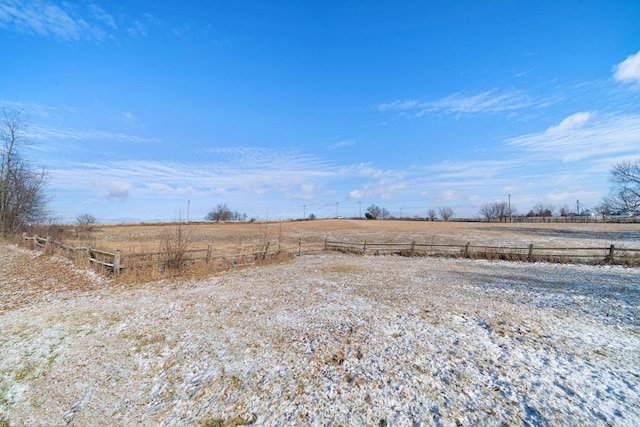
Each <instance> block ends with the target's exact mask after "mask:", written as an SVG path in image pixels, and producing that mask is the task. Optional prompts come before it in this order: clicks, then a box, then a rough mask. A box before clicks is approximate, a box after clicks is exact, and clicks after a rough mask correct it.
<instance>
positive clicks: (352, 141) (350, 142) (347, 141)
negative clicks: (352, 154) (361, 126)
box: [328, 139, 356, 150]
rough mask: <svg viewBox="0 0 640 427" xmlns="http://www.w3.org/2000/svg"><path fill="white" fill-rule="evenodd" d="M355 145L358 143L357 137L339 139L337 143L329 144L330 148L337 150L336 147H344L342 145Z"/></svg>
mask: <svg viewBox="0 0 640 427" xmlns="http://www.w3.org/2000/svg"><path fill="white" fill-rule="evenodd" d="M354 145H356V140H355V139H345V140H342V141H338V142H336V143H333V144H331V145H329V147H328V148H329V149H330V150H335V149H338V148H342V147H352V146H354Z"/></svg>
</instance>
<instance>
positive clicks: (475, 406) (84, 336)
mask: <svg viewBox="0 0 640 427" xmlns="http://www.w3.org/2000/svg"><path fill="white" fill-rule="evenodd" d="M25 253H26V251H25ZM25 253H22V255H21V252H16V251H11V250H7V249H4V252H3V253H1V254H0V255H2V257H4V258H5V259H6V260H9V261H8V262H12V261H11V260H13V261H14V262H18V261H16V260H19V258H20V257H21V256H27V255H28V254H27V255H25ZM61 262H62V261H61ZM33 274H35V273H33ZM33 274H32V275H33ZM89 279H90V278H89ZM59 280H63V279H59ZM87 280H88V279H87ZM96 280H97V279H96ZM5 283H7V278H6V277H3V276H1V275H0V294H2V296H3V297H5V296H10V297H11V298H12V300H15V301H17V302H16V303H15V304H14V305H12V306H11V307H9V308H5V309H3V311H0V331H1V334H0V354H1V355H2V356H1V357H0V414H2V415H0V419H2V417H4V418H5V419H9V420H10V422H11V425H14V424H15V425H47V426H49V425H64V424H67V423H73V425H78V426H84V425H87V426H89V425H167V426H177V425H194V424H195V425H198V424H200V425H240V424H249V423H253V424H255V425H339V424H341V425H354V426H355V425H358V426H359V425H379V426H382V425H387V426H389V425H399V426H400V425H402V426H404V425H443V426H449V425H451V426H453V425H464V426H472V425H532V426H545V425H594V426H596V425H618V426H637V425H640V273H639V270H638V269H628V268H622V267H608V266H586V265H560V264H542V263H541V264H526V263H507V262H489V261H473V260H463V259H460V260H458V259H433V258H402V257H391V256H389V257H375V256H366V257H359V256H350V255H342V254H333V253H331V254H320V255H311V256H303V257H301V258H296V259H294V260H292V261H289V262H286V263H282V264H272V265H266V266H260V267H255V268H249V269H242V270H233V271H228V272H224V273H220V274H218V275H216V276H214V277H211V278H209V279H206V280H199V281H187V282H169V281H162V282H156V283H151V284H147V285H142V286H117V287H116V286H112V285H110V284H108V283H102V284H101V285H100V286H98V287H93V286H89V285H87V286H84V287H82V288H81V289H75V288H74V289H68V290H63V291H59V292H55V291H47V292H49V293H48V294H47V296H46V297H39V298H34V299H33V302H29V301H24V300H21V299H19V298H15V296H14V295H13V293H15V292H19V290H17V289H16V288H15V287H12V286H9V285H5ZM29 286H37V283H35V282H33V283H31V284H30V285H29ZM24 292H31V291H30V290H29V289H25V290H24ZM9 293H11V295H8V294H9ZM0 424H1V423H0Z"/></svg>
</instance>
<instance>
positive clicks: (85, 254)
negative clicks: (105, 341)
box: [22, 233, 271, 276]
mask: <svg viewBox="0 0 640 427" xmlns="http://www.w3.org/2000/svg"><path fill="white" fill-rule="evenodd" d="M22 239H23V240H24V241H31V242H33V243H32V244H33V247H34V248H47V247H58V248H61V249H62V250H64V251H65V252H66V253H69V252H71V253H73V254H74V257H75V258H77V257H78V254H77V253H80V254H81V255H80V257H82V258H85V259H87V260H88V261H89V263H90V264H95V265H99V266H102V267H104V268H106V269H107V270H109V271H110V272H111V273H113V275H114V276H118V275H120V273H121V272H122V271H123V270H125V269H130V268H133V267H134V266H135V267H149V266H154V267H157V268H158V271H160V272H162V271H164V269H165V267H166V264H168V263H169V262H170V261H168V256H169V254H168V253H167V252H162V251H159V252H152V253H132V254H126V255H124V256H123V254H122V253H121V251H119V250H115V251H113V252H110V251H104V250H101V249H96V248H93V247H91V246H81V247H75V246H70V245H66V244H64V243H62V242H57V241H55V240H53V239H51V238H48V237H47V238H45V237H39V236H37V235H34V236H28V235H27V234H26V233H23V234H22ZM270 248H271V242H266V243H264V244H260V245H249V246H247V247H246V248H244V249H245V250H243V248H239V249H238V250H237V251H236V252H237V253H214V251H213V245H211V244H209V245H208V246H207V248H206V249H189V250H184V251H181V254H180V255H181V257H182V261H183V262H184V263H185V264H193V263H196V262H198V261H204V262H205V263H207V264H208V263H210V262H212V261H213V260H229V261H230V264H231V265H246V264H249V263H252V262H254V261H256V260H262V259H265V258H267V256H268V254H269V249H270ZM238 251H239V252H238Z"/></svg>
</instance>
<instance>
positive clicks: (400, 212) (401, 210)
mask: <svg viewBox="0 0 640 427" xmlns="http://www.w3.org/2000/svg"><path fill="white" fill-rule="evenodd" d="M400 219H402V208H400Z"/></svg>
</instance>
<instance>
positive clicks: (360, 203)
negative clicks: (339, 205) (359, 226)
mask: <svg viewBox="0 0 640 427" xmlns="http://www.w3.org/2000/svg"><path fill="white" fill-rule="evenodd" d="M358 206H360V218H362V202H358Z"/></svg>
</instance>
